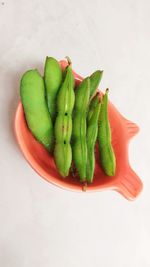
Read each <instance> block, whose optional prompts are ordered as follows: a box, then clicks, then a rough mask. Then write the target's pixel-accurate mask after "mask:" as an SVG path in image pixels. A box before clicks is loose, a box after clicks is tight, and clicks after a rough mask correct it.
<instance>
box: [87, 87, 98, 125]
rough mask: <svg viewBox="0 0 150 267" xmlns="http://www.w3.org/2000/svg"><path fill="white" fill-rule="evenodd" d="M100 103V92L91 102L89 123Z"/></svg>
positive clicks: (88, 115) (88, 116)
mask: <svg viewBox="0 0 150 267" xmlns="http://www.w3.org/2000/svg"><path fill="white" fill-rule="evenodd" d="M98 103H99V92H98V93H97V94H96V95H95V96H94V97H93V99H92V100H91V101H90V105H89V110H88V114H87V122H89V120H90V119H91V116H92V114H93V112H94V110H95V108H96V106H97V104H98Z"/></svg>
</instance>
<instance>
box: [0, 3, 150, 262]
mask: <svg viewBox="0 0 150 267" xmlns="http://www.w3.org/2000/svg"><path fill="white" fill-rule="evenodd" d="M149 14H150V1H149V0H136V1H135V0H128V1H122V0H105V1H98V0H97V1H96V0H93V1H90V0H88V1H87V0H80V1H79V0H76V1H66V0H55V1H54V0H50V1H47V0H1V1H0V147H1V150H0V267H34V266H36V267H49V266H54V267H83V266H86V267H91V266H94V267H100V266H102V267H149V266H150V249H149V248H150V175H149V170H150V119H149V117H150V115H149V113H150V109H149V107H150V15H149ZM46 55H51V56H54V57H56V58H57V59H62V58H63V57H64V56H66V55H69V56H70V57H71V59H72V61H73V67H74V69H75V70H76V71H77V72H78V73H80V74H82V75H88V74H90V73H91V72H92V71H94V70H96V69H97V68H100V69H104V76H103V80H102V83H101V88H102V89H105V88H106V87H109V88H110V99H111V101H112V102H113V103H114V104H115V105H116V107H117V108H118V109H119V110H120V112H121V113H122V114H123V115H124V116H125V117H127V118H129V119H130V120H132V121H134V122H136V123H137V124H138V125H139V126H140V128H141V131H140V133H139V134H138V135H137V136H136V137H135V138H134V139H133V140H132V142H131V144H130V149H129V153H130V162H131V165H132V167H133V169H134V170H135V171H136V172H137V173H138V175H139V176H140V177H141V179H142V181H143V183H144V190H143V192H142V194H141V195H140V196H139V198H137V200H135V201H134V202H129V201H127V200H126V199H124V198H123V197H122V196H121V195H119V194H118V193H116V192H113V191H107V192H106V191H105V192H101V193H92V194H90V195H89V194H86V193H85V194H78V193H72V192H66V191H64V190H62V189H59V188H57V187H55V186H53V185H51V184H49V183H47V182H46V181H45V180H43V179H41V178H40V177H39V176H38V175H37V174H36V173H35V172H34V171H33V170H32V168H31V167H30V166H29V165H28V164H27V162H26V161H25V159H24V157H23V156H22V153H21V152H20V150H19V148H18V146H17V144H16V140H15V137H14V133H13V119H14V113H15V110H16V106H17V103H18V100H19V79H20V77H21V75H22V74H23V72H24V71H25V70H27V69H30V68H35V67H38V68H39V69H40V71H43V63H44V59H45V56H46Z"/></svg>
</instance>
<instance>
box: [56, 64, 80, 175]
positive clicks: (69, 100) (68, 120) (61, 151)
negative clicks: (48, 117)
mask: <svg viewBox="0 0 150 267" xmlns="http://www.w3.org/2000/svg"><path fill="white" fill-rule="evenodd" d="M74 102H75V94H74V76H73V72H72V68H71V65H68V66H67V67H66V76H65V79H64V81H63V83H62V86H61V88H60V90H59V92H58V95H57V112H58V114H57V117H56V121H55V127H54V131H55V148H54V159H55V163H56V166H57V169H58V171H59V173H60V174H61V175H62V176H63V177H66V176H68V174H69V170H70V166H71V162H72V149H71V145H70V139H71V134H72V110H73V107H74Z"/></svg>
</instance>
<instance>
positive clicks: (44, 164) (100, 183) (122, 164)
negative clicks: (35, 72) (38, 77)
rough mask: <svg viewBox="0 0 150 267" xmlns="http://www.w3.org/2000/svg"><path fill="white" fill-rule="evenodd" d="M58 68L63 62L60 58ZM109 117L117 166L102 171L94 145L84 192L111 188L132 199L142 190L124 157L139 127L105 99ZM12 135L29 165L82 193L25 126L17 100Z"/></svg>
mask: <svg viewBox="0 0 150 267" xmlns="http://www.w3.org/2000/svg"><path fill="white" fill-rule="evenodd" d="M60 64H61V66H62V69H64V68H65V66H66V65H67V62H66V61H64V60H62V61H60ZM74 76H75V79H76V83H77V84H78V83H80V81H81V80H82V77H81V76H79V75H78V74H76V73H75V72H74ZM108 112H109V120H110V126H111V131H112V144H113V147H114V151H115V155H116V161H117V169H116V175H115V176H114V177H108V176H106V175H105V174H104V172H103V171H102V169H101V167H100V164H99V159H98V157H99V156H98V149H97V147H96V164H95V175H94V181H93V183H92V184H90V185H88V187H87V190H86V191H91V192H94V191H100V190H104V189H113V190H116V191H118V192H119V193H121V194H122V195H123V196H124V197H125V198H127V199H129V200H133V199H134V198H136V197H137V195H138V194H139V193H140V191H141V190H142V186H143V185H142V182H141V180H140V178H139V177H138V176H137V175H136V173H135V172H134V171H133V170H132V168H131V167H130V165H129V160H128V143H129V140H130V139H131V138H132V137H133V136H134V135H135V134H136V133H137V132H138V131H139V128H138V126H137V125H136V124H134V123H133V122H131V121H129V120H127V119H125V118H124V117H123V116H122V115H121V114H120V113H119V112H118V111H117V109H116V108H115V107H114V105H112V103H110V102H109V106H108ZM14 126H15V134H16V138H17V141H18V144H19V146H20V149H21V151H22V153H23V154H24V156H25V158H26V160H27V161H28V162H29V164H30V165H31V166H32V168H33V169H34V170H35V171H36V172H37V173H38V174H39V175H40V176H41V177H43V178H44V179H46V180H47V181H48V182H51V183H53V184H55V185H57V186H59V187H61V188H64V189H68V190H72V191H80V192H82V191H83V190H82V187H83V186H82V184H80V182H79V179H78V178H74V177H72V176H71V175H70V176H69V177H67V178H65V179H63V178H62V177H61V176H60V175H59V173H58V171H57V169H56V167H55V163H54V160H53V157H52V156H51V155H50V154H49V153H48V152H47V151H46V150H45V149H44V147H43V146H42V145H41V144H39V143H38V142H37V141H36V140H35V138H34V137H33V135H32V134H31V132H30V131H29V129H28V127H27V123H26V120H25V116H24V112H23V107H22V104H21V102H20V103H19V105H18V107H17V110H16V115H15V123H14Z"/></svg>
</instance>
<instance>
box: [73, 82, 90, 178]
mask: <svg viewBox="0 0 150 267" xmlns="http://www.w3.org/2000/svg"><path fill="white" fill-rule="evenodd" d="M89 97H90V79H89V77H87V78H86V79H84V80H83V81H82V82H81V84H80V85H79V87H78V88H77V90H76V97H75V110H74V117H73V131H72V139H73V145H72V152H73V160H74V163H75V166H76V169H77V171H78V174H79V177H80V180H81V182H83V181H85V180H86V165H87V144H86V113H87V107H88V103H89Z"/></svg>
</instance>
